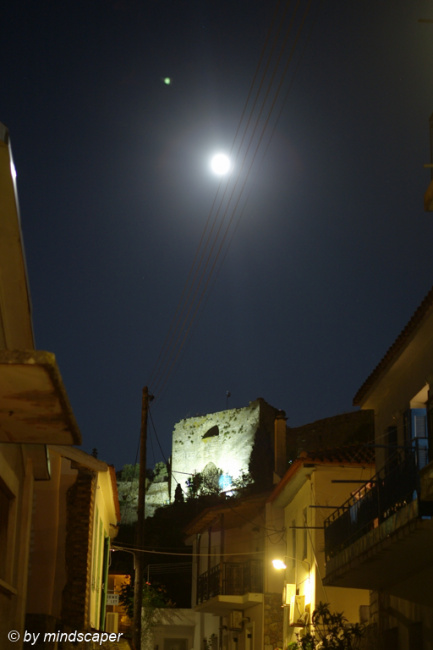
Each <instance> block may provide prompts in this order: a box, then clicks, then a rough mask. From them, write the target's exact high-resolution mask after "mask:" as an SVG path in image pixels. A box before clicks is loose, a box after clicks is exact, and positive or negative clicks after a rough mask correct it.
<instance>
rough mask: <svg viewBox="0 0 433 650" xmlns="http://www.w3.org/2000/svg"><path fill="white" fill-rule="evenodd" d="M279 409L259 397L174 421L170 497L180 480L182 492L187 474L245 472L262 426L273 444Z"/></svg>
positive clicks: (228, 474) (230, 474)
mask: <svg viewBox="0 0 433 650" xmlns="http://www.w3.org/2000/svg"><path fill="white" fill-rule="evenodd" d="M277 413H278V410H277V409H275V408H274V407H272V406H270V405H269V404H267V402H265V400H263V399H262V398H258V399H257V400H255V401H254V402H250V404H249V405H248V406H246V407H244V408H239V409H229V410H227V411H219V412H217V413H209V414H207V415H203V416H197V417H192V418H186V419H184V420H181V421H180V422H178V423H177V424H176V425H175V428H174V431H173V441H172V475H173V480H172V481H171V488H170V499H171V500H172V501H173V499H174V490H175V488H176V485H177V484H178V483H179V484H180V485H181V486H182V489H183V490H184V492H185V482H186V480H187V479H188V476H189V475H193V474H195V473H198V472H199V473H203V472H206V471H207V470H212V469H221V470H222V472H223V474H225V475H227V476H229V477H231V478H232V479H236V478H239V477H240V476H241V475H242V473H243V472H245V473H247V472H248V465H249V460H250V457H251V451H252V449H253V445H254V441H255V435H256V432H257V431H258V430H261V431H262V432H263V433H264V435H268V436H270V440H271V441H272V444H273V436H274V420H275V417H276V414H277Z"/></svg>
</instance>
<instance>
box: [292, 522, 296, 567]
mask: <svg viewBox="0 0 433 650" xmlns="http://www.w3.org/2000/svg"><path fill="white" fill-rule="evenodd" d="M292 567H293V568H294V569H295V568H296V519H293V521H292Z"/></svg>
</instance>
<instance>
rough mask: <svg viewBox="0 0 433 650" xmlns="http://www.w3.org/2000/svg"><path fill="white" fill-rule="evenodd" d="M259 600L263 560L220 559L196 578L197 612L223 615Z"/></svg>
mask: <svg viewBox="0 0 433 650" xmlns="http://www.w3.org/2000/svg"><path fill="white" fill-rule="evenodd" d="M262 601H263V562H262V561H261V560H249V561H247V562H222V563H221V564H217V565H216V566H214V567H212V568H211V569H210V570H209V571H205V573H202V574H201V575H200V576H199V578H198V583H197V606H196V609H197V610H199V611H206V612H213V613H215V614H223V613H224V612H227V611H228V610H230V609H247V608H248V607H252V606H253V605H256V604H257V603H261V602H262Z"/></svg>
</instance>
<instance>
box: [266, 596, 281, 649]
mask: <svg viewBox="0 0 433 650" xmlns="http://www.w3.org/2000/svg"><path fill="white" fill-rule="evenodd" d="M283 613H284V609H283V607H281V593H278V594H270V593H267V594H264V618H263V648H264V650H276V648H282V647H283Z"/></svg>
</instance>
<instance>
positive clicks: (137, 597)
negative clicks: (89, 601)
mask: <svg viewBox="0 0 433 650" xmlns="http://www.w3.org/2000/svg"><path fill="white" fill-rule="evenodd" d="M148 410H149V391H148V389H147V386H145V387H144V388H143V397H142V402H141V429H140V473H139V475H138V506H137V517H138V521H137V534H136V542H135V545H136V547H137V549H138V550H137V551H136V552H135V579H134V621H133V624H134V626H133V631H134V637H133V640H134V647H135V650H141V606H142V602H143V586H144V571H143V568H144V554H143V552H142V550H141V549H143V548H144V512H145V510H144V508H145V496H146V444H147V413H148Z"/></svg>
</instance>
